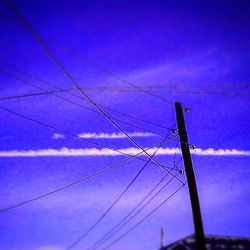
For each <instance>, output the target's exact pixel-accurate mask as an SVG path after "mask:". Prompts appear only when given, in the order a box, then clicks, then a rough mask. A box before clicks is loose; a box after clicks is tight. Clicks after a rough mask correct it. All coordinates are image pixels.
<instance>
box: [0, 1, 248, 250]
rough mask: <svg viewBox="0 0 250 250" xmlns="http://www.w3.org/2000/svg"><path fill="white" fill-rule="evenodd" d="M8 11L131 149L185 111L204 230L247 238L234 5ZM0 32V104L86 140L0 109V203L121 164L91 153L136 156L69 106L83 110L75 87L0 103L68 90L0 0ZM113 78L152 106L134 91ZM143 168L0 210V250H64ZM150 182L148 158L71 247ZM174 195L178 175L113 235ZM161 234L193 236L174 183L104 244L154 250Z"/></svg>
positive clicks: (240, 25)
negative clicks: (111, 242) (111, 241)
mask: <svg viewBox="0 0 250 250" xmlns="http://www.w3.org/2000/svg"><path fill="white" fill-rule="evenodd" d="M14 4H15V6H16V7H17V8H18V10H19V11H20V12H21V13H22V15H23V16H24V17H25V18H26V19H27V21H28V22H29V23H30V24H31V26H32V27H33V29H34V30H35V31H36V32H37V33H38V34H39V35H40V36H41V37H42V39H43V40H44V41H45V42H46V44H47V46H48V47H49V48H50V49H51V50H52V51H53V53H54V55H55V56H56V57H57V58H58V60H60V62H61V63H62V64H63V65H64V66H65V68H66V69H67V70H68V72H70V74H71V75H72V76H73V77H74V78H75V80H76V81H77V83H78V84H79V85H80V86H81V87H83V88H85V91H86V93H87V94H88V95H89V96H90V97H91V98H92V100H93V101H95V102H96V103H98V104H100V105H102V106H101V107H106V108H104V110H105V112H107V113H108V114H109V115H110V116H112V117H113V118H115V119H116V121H117V120H119V121H117V123H118V124H119V126H120V127H122V128H123V129H124V130H125V131H126V132H128V133H130V134H131V135H132V136H133V139H134V140H135V141H136V142H137V143H139V144H140V145H141V146H142V147H151V146H152V145H154V144H158V143H159V142H161V141H162V137H160V136H156V135H155V134H148V133H149V131H153V132H156V133H158V134H161V135H164V136H169V135H170V131H169V130H168V129H166V128H175V127H176V121H175V111H174V102H175V101H181V102H182V104H183V106H184V107H189V108H190V109H191V112H189V113H185V117H186V123H187V127H188V133H189V138H190V143H192V144H195V145H196V147H197V148H198V149H197V150H194V151H193V162H194V167H195V172H196V177H197V183H198V188H199V193H200V200H201V208H202V212H203V219H204V228H205V232H206V233H208V234H219V235H230V236H232V235H233V236H249V234H250V230H249V226H248V221H249V219H250V217H249V213H248V211H249V209H250V207H249V202H248V200H249V198H250V193H249V188H250V186H249V177H250V171H249V168H248V166H249V161H250V158H249V155H250V152H249V151H250V149H249V143H248V141H249V140H250V135H249V133H248V128H249V125H248V124H249V106H248V104H249V101H248V100H249V94H250V84H249V82H250V73H249V61H250V55H249V38H250V37H249V24H250V18H249V14H250V9H249V8H250V5H249V3H248V1H203V2H202V3H201V2H197V1H175V2H171V3H170V2H169V1H126V2H122V1H108V2H104V1H99V2H97V1H32V2H31V1H25V0H22V1H14ZM0 34H1V39H0V49H1V55H0V83H1V84H0V92H1V95H0V101H1V103H0V107H3V108H5V109H6V108H7V109H9V110H12V111H14V112H16V113H18V114H21V115H23V116H25V117H28V118H32V119H34V120H36V121H40V122H43V123H46V124H48V125H49V126H53V127H56V128H58V129H59V130H63V131H65V132H67V133H70V134H74V135H77V136H79V137H81V138H82V139H87V140H89V141H90V142H87V141H84V140H80V139H79V138H78V139H76V138H73V137H72V136H70V135H63V133H62V132H60V131H58V130H57V131H56V130H54V129H52V128H48V127H44V126H41V125H40V124H38V123H35V122H32V121H30V120H27V119H25V118H21V117H18V116H16V115H14V114H13V113H10V112H7V111H6V110H3V109H2V108H1V111H0V118H1V121H2V122H1V124H0V140H1V144H0V162H1V168H2V171H1V184H0V197H1V202H0V204H1V206H0V208H1V209H4V208H6V207H9V206H12V205H14V204H17V203H20V202H22V201H25V200H29V199H32V198H33V197H36V196H39V195H42V194H44V193H47V192H49V191H51V190H54V189H57V188H60V187H62V186H64V185H67V184H68V183H72V182H74V181H76V180H79V179H81V178H83V177H85V176H88V175H90V174H92V173H94V172H96V171H99V170H101V169H103V168H105V167H107V166H109V165H111V164H114V163H116V162H118V161H121V160H123V159H125V158H126V156H123V155H114V154H112V151H110V150H107V151H105V150H104V149H103V148H104V147H103V146H107V147H111V148H114V149H118V150H122V151H123V152H129V153H131V154H134V153H137V152H138V150H136V147H135V146H134V145H133V144H132V143H131V142H130V141H128V140H127V139H126V138H115V137H121V136H120V134H117V133H119V131H118V130H117V129H116V128H115V127H114V126H112V124H111V123H110V122H108V121H107V120H106V119H105V118H104V117H102V116H100V115H99V114H97V113H95V112H89V111H88V110H86V109H85V108H82V107H81V105H84V106H86V107H87V108H91V109H94V107H93V105H91V104H90V103H88V102H87V101H86V100H83V99H81V98H78V97H77V96H80V97H81V93H80V92H77V91H71V92H70V93H73V94H74V95H77V96H72V95H69V94H68V93H57V94H56V95H57V96H55V95H51V94H48V95H41V96H33V97H26V98H15V99H8V100H2V99H1V98H2V97H7V96H17V95H24V94H30V93H38V92H44V91H51V90H55V89H57V88H59V89H69V88H73V87H74V86H73V85H72V82H70V81H69V79H67V77H65V75H64V74H63V72H62V71H61V70H60V68H59V67H58V66H57V65H56V64H55V62H54V61H53V60H52V59H51V58H50V57H49V55H48V54H47V53H46V51H45V50H44V48H43V47H42V46H41V44H39V42H38V41H37V40H36V39H35V38H34V36H33V35H32V34H31V33H30V32H29V31H28V30H27V29H26V28H25V26H24V25H23V23H22V22H21V21H20V19H19V18H18V17H17V16H16V15H15V12H14V11H13V9H12V8H11V6H9V5H8V4H6V3H5V2H4V1H1V3H0ZM103 69H104V70H103ZM119 78H122V79H123V80H121V79H119ZM124 80H125V81H124ZM126 81H128V82H131V83H133V84H134V85H136V86H138V87H140V88H145V89H147V90H148V91H151V92H153V93H154V94H155V95H158V96H160V98H164V99H165V100H166V102H164V101H161V100H159V99H157V98H155V97H152V96H150V95H148V94H146V93H141V92H139V91H135V90H136V89H135V88H131V86H129V85H128V83H127V82H126ZM48 83H49V85H48ZM32 84H33V86H31V85H32ZM51 84H53V86H54V87H53V86H51ZM152 86H153V87H152ZM111 87H112V88H113V89H111ZM91 88H92V89H91ZM98 88H99V89H98ZM100 88H102V89H101V90H100ZM103 88H104V89H103ZM105 88H106V89H105ZM117 89H118V90H117ZM58 96H59V98H58ZM61 97H62V98H64V99H67V101H65V100H62V99H60V98H61ZM70 102H71V103H70ZM72 102H74V103H77V105H73V104H72ZM107 108H110V109H114V110H117V111H120V112H124V113H126V114H129V115H132V116H133V117H136V118H139V119H144V120H147V121H151V122H154V123H156V124H158V125H160V126H162V127H159V126H155V125H153V124H149V123H145V122H143V121H139V120H136V119H132V118H129V117H125V116H123V115H121V114H118V113H116V112H112V111H111V110H110V109H107ZM121 121H122V122H121ZM124 122H125V123H129V124H132V125H134V126H137V127H132V126H130V125H128V124H125V123H124ZM163 127H166V128H163ZM140 128H144V129H147V130H149V131H143V130H141V129H140ZM55 134H57V135H55ZM103 137H106V138H103ZM91 143H92V144H91ZM93 143H99V144H101V145H102V146H97V145H93ZM176 146H177V142H176V140H175V139H172V140H168V141H167V142H166V143H165V144H164V145H162V147H161V149H160V150H159V151H158V154H156V155H155V158H156V159H157V160H158V161H160V162H161V164H163V165H164V166H169V167H171V166H173V164H174V162H176V161H177V160H178V159H180V154H179V151H178V150H175V149H174V148H175V147H176ZM63 148H64V149H63ZM208 149H209V150H208ZM226 149H227V150H228V151H226ZM233 150H234V151H233ZM150 153H153V150H151V151H150ZM140 158H141V159H142V160H147V157H146V156H140ZM144 163H145V162H144V161H140V160H137V159H132V160H130V161H128V162H126V163H124V164H122V165H120V166H119V167H117V168H114V169H113V170H111V171H109V172H106V173H105V174H103V175H99V176H97V177H95V178H93V179H91V180H89V181H87V182H84V183H80V184H79V185H74V186H72V187H71V188H69V189H65V190H64V191H61V192H58V193H56V194H53V195H50V196H47V197H44V198H42V199H39V200H36V201H34V202H31V203H28V204H26V205H23V206H20V207H17V208H14V209H11V210H8V211H6V212H2V213H0V232H1V239H0V246H1V248H3V249H6V250H14V249H18V250H33V249H34V250H61V249H66V248H67V247H68V246H69V245H70V244H71V243H72V242H74V241H75V240H76V239H77V238H78V237H79V236H80V235H81V234H82V233H84V232H85V231H86V230H87V229H88V228H89V227H90V226H91V225H92V224H93V223H94V222H95V221H96V220H97V219H98V218H99V217H100V215H101V214H102V213H103V212H104V211H105V210H106V209H107V208H108V207H109V206H110V204H111V203H112V202H113V201H114V200H115V199H116V197H117V196H118V195H119V194H120V193H121V192H122V190H123V189H124V188H125V187H126V185H128V183H129V182H130V180H131V179H132V178H133V177H134V176H135V174H136V173H137V171H139V169H140V168H141V167H142V166H143V164H144ZM179 167H180V168H182V167H183V166H182V164H180V165H179ZM164 174H165V173H164V171H163V170H162V169H160V168H159V167H157V166H156V165H154V164H148V166H147V167H146V168H145V171H144V172H143V173H142V174H141V175H140V176H139V178H138V180H137V181H136V182H135V183H134V185H132V186H131V188H130V189H129V190H128V192H127V193H126V194H125V196H124V197H123V198H122V199H121V200H120V201H119V203H118V204H117V205H116V206H115V207H114V209H112V210H111V211H110V213H109V214H108V216H107V217H106V218H105V219H104V220H103V221H102V222H101V223H100V224H99V225H98V227H96V229H95V230H93V231H92V232H91V233H90V234H89V235H88V236H87V237H86V238H85V239H83V240H82V241H81V242H80V243H79V244H78V245H76V246H75V247H74V249H87V248H88V247H89V246H90V245H92V244H93V243H94V242H95V241H96V240H97V239H99V238H100V237H101V236H102V235H104V234H105V233H106V232H107V231H108V230H109V229H111V228H112V227H113V226H114V225H115V224H116V223H117V222H118V221H119V219H121V218H122V216H125V215H126V214H127V213H128V212H129V211H130V209H132V208H133V207H134V206H135V205H136V204H137V203H138V202H139V201H140V199H142V198H143V197H144V196H145V195H146V193H147V192H149V191H150V190H151V189H152V188H153V186H154V185H155V184H156V183H157V182H158V181H159V180H160V179H161V178H162V177H163V176H164ZM179 178H183V176H179ZM169 179H170V175H169V176H168V177H167V179H166V181H167V180H169ZM177 187H178V181H176V180H173V181H172V182H171V183H170V184H169V185H168V188H167V189H166V190H164V192H163V193H162V194H161V195H159V197H157V199H156V200H154V202H152V204H150V206H149V207H147V209H146V210H145V211H144V212H142V213H141V214H139V215H138V217H136V218H134V220H132V221H131V223H130V224H129V225H128V227H127V228H129V227H130V226H132V225H133V224H134V223H136V222H137V221H139V220H140V219H141V218H142V217H143V216H144V215H146V214H147V212H149V211H150V209H153V208H154V206H157V204H159V203H160V202H161V201H162V200H164V198H166V197H167V196H168V195H170V194H171V193H172V192H173V191H174V190H175V189H176V188H177ZM161 226H163V227H164V230H165V235H166V237H165V242H166V243H170V242H172V241H174V240H177V239H179V238H181V237H184V236H186V235H189V234H191V233H192V232H193V227H192V217H191V211H190V203H189V198H188V191H187V188H186V187H184V188H183V189H181V190H180V191H179V192H178V193H177V194H176V195H175V196H174V197H173V199H171V200H170V201H169V202H167V203H166V204H165V205H164V206H163V207H162V208H160V209H159V210H158V211H157V212H156V213H155V214H154V215H152V216H151V217H149V218H148V219H147V220H145V222H144V223H143V224H141V225H140V226H138V227H137V228H136V229H135V230H134V231H132V232H131V233H130V234H128V235H127V236H126V237H124V238H123V239H122V240H121V241H119V242H118V243H117V244H115V245H113V246H112V248H111V249H119V250H123V249H138V250H140V249H146V250H147V249H157V248H158V247H159V236H160V227H161ZM123 230H124V231H126V229H123ZM124 231H123V232H124ZM121 233H122V231H121V232H120V234H121ZM117 236H119V234H117ZM117 236H115V237H114V239H115V238H116V237H117ZM98 249H99V248H98ZM100 249H103V248H102V247H100Z"/></svg>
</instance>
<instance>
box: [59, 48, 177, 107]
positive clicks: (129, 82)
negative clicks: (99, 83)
mask: <svg viewBox="0 0 250 250" xmlns="http://www.w3.org/2000/svg"><path fill="white" fill-rule="evenodd" d="M61 48H63V49H64V50H67V51H68V52H69V53H70V54H71V55H72V56H74V57H75V58H77V59H78V60H83V61H85V62H87V63H88V64H90V65H92V66H94V67H96V68H98V69H100V70H101V71H102V72H104V73H106V74H108V75H110V76H112V77H113V78H115V79H117V80H119V81H121V82H124V83H126V84H128V85H129V86H132V87H134V88H136V89H138V90H139V91H140V92H143V93H145V94H147V95H150V96H152V97H154V98H156V99H158V100H161V101H163V102H165V103H167V104H170V105H173V103H172V102H169V101H167V100H166V99H165V98H162V97H161V96H158V95H155V94H154V93H152V92H150V91H148V90H145V89H144V88H141V87H139V86H137V85H135V84H134V83H132V82H131V81H128V80H126V79H124V78H123V77H120V76H118V75H116V74H114V73H113V72H111V71H109V70H108V69H106V68H104V67H103V66H100V65H99V64H97V63H95V62H93V61H92V60H90V59H88V58H86V57H85V56H83V55H79V54H76V53H75V52H73V51H72V50H69V49H67V48H65V47H64V46H61Z"/></svg>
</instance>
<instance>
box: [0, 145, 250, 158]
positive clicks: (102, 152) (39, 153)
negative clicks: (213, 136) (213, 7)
mask: <svg viewBox="0 0 250 250" xmlns="http://www.w3.org/2000/svg"><path fill="white" fill-rule="evenodd" d="M155 150H156V148H151V149H149V150H148V151H147V152H148V153H149V154H153V152H154V151H155ZM119 151H121V152H123V153H126V154H129V155H136V154H138V153H140V152H141V150H140V149H138V148H133V147H131V148H123V149H119ZM175 153H176V154H181V151H180V149H179V148H168V147H166V148H160V149H159V150H158V151H157V153H156V155H159V156H160V155H162V156H164V155H174V154H175ZM191 154H193V155H199V156H250V151H249V150H238V149H213V148H208V149H201V148H197V149H194V150H192V151H191ZM121 155H123V154H121V153H119V152H116V151H113V150H110V149H106V148H104V149H98V148H78V149H76V148H66V147H63V148H60V149H51V148H48V149H38V150H9V151H0V157H48V156H52V157H62V156H63V157H84V156H121Z"/></svg>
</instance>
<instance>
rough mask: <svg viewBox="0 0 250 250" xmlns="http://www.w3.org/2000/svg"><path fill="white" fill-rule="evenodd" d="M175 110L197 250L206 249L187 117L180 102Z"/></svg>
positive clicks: (176, 104)
mask: <svg viewBox="0 0 250 250" xmlns="http://www.w3.org/2000/svg"><path fill="white" fill-rule="evenodd" d="M175 110H176V119H177V124H178V133H179V137H180V143H181V151H182V157H183V161H184V165H185V170H186V176H187V183H188V189H189V196H190V200H191V205H192V212H193V221H194V230H195V238H196V248H197V250H206V246H205V236H204V230H203V224H202V218H201V210H200V203H199V196H198V191H197V185H196V181H195V175H194V170H193V164H192V160H191V155H190V149H189V144H188V137H187V131H186V125H185V119H184V115H183V108H182V105H181V103H180V102H176V103H175Z"/></svg>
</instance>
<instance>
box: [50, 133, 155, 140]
mask: <svg viewBox="0 0 250 250" xmlns="http://www.w3.org/2000/svg"><path fill="white" fill-rule="evenodd" d="M127 134H128V135H129V136H130V137H151V136H156V135H155V134H153V133H148V132H146V133H142V132H132V133H127ZM77 136H78V137H80V138H85V139H123V138H127V137H126V136H125V135H124V134H123V133H81V134H78V135H77ZM52 139H65V136H64V135H62V134H58V133H55V134H53V136H52Z"/></svg>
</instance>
